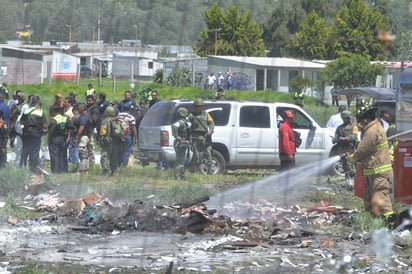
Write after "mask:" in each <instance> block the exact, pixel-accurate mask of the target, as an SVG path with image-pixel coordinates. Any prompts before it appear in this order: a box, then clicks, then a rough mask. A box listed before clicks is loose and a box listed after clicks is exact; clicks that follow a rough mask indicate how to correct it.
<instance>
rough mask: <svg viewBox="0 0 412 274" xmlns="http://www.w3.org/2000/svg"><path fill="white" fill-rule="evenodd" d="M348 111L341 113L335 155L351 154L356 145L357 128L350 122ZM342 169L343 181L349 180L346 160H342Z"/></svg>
mask: <svg viewBox="0 0 412 274" xmlns="http://www.w3.org/2000/svg"><path fill="white" fill-rule="evenodd" d="M350 115H351V113H350V111H348V110H344V111H342V113H341V117H342V120H343V124H341V125H340V126H338V127H337V129H336V131H335V136H334V142H337V147H336V148H337V153H338V154H342V153H352V152H353V151H354V150H355V148H356V146H357V143H358V135H357V134H358V128H357V127H356V126H353V125H352V123H351V121H350ZM342 168H343V170H344V171H345V179H346V180H350V177H351V168H350V166H349V163H348V161H347V160H346V158H343V159H342Z"/></svg>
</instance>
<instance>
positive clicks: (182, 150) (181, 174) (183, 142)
mask: <svg viewBox="0 0 412 274" xmlns="http://www.w3.org/2000/svg"><path fill="white" fill-rule="evenodd" d="M177 113H178V116H179V120H178V121H177V122H176V123H174V124H173V125H172V134H173V136H174V137H175V140H174V143H173V147H174V149H175V153H176V167H175V179H178V180H179V179H181V180H184V179H185V164H186V156H187V153H188V152H189V151H188V149H189V140H190V125H189V123H188V122H187V120H186V117H187V109H185V108H179V109H178V110H177Z"/></svg>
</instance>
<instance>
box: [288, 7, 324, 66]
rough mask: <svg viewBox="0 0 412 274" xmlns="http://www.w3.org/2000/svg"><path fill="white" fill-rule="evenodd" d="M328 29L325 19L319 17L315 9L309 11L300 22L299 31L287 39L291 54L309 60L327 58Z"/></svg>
mask: <svg viewBox="0 0 412 274" xmlns="http://www.w3.org/2000/svg"><path fill="white" fill-rule="evenodd" d="M329 31H330V30H329V28H328V27H327V26H326V20H325V19H323V18H320V17H319V16H318V14H317V13H316V12H315V11H311V12H310V13H309V14H307V15H306V16H305V18H304V19H303V21H302V23H301V24H300V31H299V32H297V33H295V34H294V35H293V36H292V37H291V39H290V41H289V45H288V48H289V49H290V52H291V54H292V55H293V56H296V57H302V58H305V59H309V60H312V59H327V58H328V57H329V55H328V54H329V51H330V47H329V46H328V39H329Z"/></svg>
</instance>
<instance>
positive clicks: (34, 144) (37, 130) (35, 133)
mask: <svg viewBox="0 0 412 274" xmlns="http://www.w3.org/2000/svg"><path fill="white" fill-rule="evenodd" d="M20 122H21V124H22V125H23V126H24V128H23V137H22V140H23V150H22V153H21V162H20V166H23V165H26V163H27V158H29V167H30V171H32V172H35V173H38V172H39V171H40V172H41V168H40V157H39V153H40V145H41V138H42V136H43V134H44V133H46V132H47V119H46V115H45V113H44V111H43V109H42V104H41V102H40V97H39V96H33V99H32V101H31V104H30V107H29V108H28V109H26V110H25V111H24V112H23V115H22V117H21V120H20Z"/></svg>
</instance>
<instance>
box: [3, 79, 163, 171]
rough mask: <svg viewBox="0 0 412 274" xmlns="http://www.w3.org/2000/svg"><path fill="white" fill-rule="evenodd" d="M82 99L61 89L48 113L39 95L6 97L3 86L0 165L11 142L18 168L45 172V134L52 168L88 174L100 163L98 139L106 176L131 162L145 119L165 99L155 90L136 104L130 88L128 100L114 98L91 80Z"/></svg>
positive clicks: (126, 92) (14, 94) (15, 93)
mask: <svg viewBox="0 0 412 274" xmlns="http://www.w3.org/2000/svg"><path fill="white" fill-rule="evenodd" d="M83 98H84V99H83V100H81V99H78V98H77V94H76V92H74V91H73V92H71V93H70V94H69V96H67V97H65V98H63V96H62V94H60V93H57V94H55V96H54V100H53V102H52V103H51V104H50V105H49V113H45V111H44V108H43V105H42V102H41V98H40V97H39V96H36V95H29V96H28V97H27V100H26V99H25V94H24V92H23V91H21V90H17V91H15V92H13V95H12V98H10V100H8V102H5V100H7V99H9V98H8V91H7V89H4V88H3V89H0V168H3V167H5V165H6V163H7V145H8V144H9V146H10V148H11V149H12V150H13V151H14V153H15V161H14V162H15V165H16V167H19V168H20V167H23V168H24V167H28V168H29V169H30V171H31V172H34V173H44V172H45V170H44V169H42V168H41V157H40V156H41V153H40V150H41V144H42V142H43V140H45V138H47V139H46V140H47V146H48V151H49V155H50V170H51V172H52V173H62V172H69V171H71V172H79V173H81V174H86V173H87V172H88V170H89V167H90V165H93V164H94V163H95V149H96V143H98V144H99V145H100V147H101V148H102V151H101V161H100V163H101V166H102V175H103V176H113V175H114V173H115V172H116V170H117V168H118V167H121V166H127V165H128V164H129V158H130V156H131V154H132V147H133V145H134V144H137V142H138V140H137V132H138V126H139V123H140V121H141V119H142V118H143V116H144V114H145V113H146V111H147V109H148V108H150V107H151V106H152V105H153V104H155V103H156V102H158V101H160V99H159V98H158V94H157V91H155V90H153V91H151V98H152V99H151V100H150V101H149V100H147V99H146V98H141V99H140V101H139V102H138V103H136V102H135V101H134V100H133V98H132V93H131V92H130V91H125V92H124V98H123V100H121V101H120V102H119V101H116V100H114V101H113V102H111V103H110V102H109V101H108V100H107V99H106V94H105V93H104V92H100V93H97V92H96V91H95V89H94V88H93V85H92V84H89V85H88V89H87V90H86V91H85V93H84V97H83ZM117 121H121V122H122V123H118V122H117ZM117 127H121V129H120V130H121V131H120V132H119V130H117Z"/></svg>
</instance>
